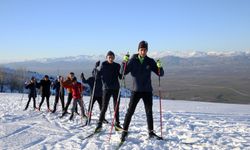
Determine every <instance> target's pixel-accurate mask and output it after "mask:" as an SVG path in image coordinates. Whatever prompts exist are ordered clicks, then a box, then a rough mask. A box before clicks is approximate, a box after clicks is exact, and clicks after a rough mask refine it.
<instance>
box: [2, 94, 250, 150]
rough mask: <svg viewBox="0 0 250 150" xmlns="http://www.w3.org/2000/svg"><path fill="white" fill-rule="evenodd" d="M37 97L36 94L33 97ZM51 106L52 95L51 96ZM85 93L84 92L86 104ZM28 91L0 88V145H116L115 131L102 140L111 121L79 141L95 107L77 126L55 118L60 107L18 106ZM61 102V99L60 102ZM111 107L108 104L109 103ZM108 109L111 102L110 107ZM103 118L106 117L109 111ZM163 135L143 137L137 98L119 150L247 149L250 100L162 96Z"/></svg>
mask: <svg viewBox="0 0 250 150" xmlns="http://www.w3.org/2000/svg"><path fill="white" fill-rule="evenodd" d="M39 100H40V98H38V101H39ZM50 101H51V106H52V102H53V101H54V97H51V100H50ZM88 101H89V97H84V102H85V105H88ZM26 102H27V95H22V94H6V93H0V117H1V118H0V149H3V150H5V149H34V150H37V149H91V150H95V149H96V150H99V149H107V150H110V149H115V148H116V146H117V144H118V140H119V137H120V133H117V132H114V131H113V133H112V138H111V142H110V143H109V142H108V141H107V139H108V138H107V137H108V135H109V131H110V125H109V124H105V125H104V127H103V130H104V132H102V133H100V135H98V136H94V137H92V138H89V139H86V140H82V139H81V138H84V137H85V136H87V135H88V134H90V133H91V132H93V130H94V128H95V123H96V122H97V116H98V115H99V112H100V111H99V109H98V107H97V104H96V105H95V107H94V112H93V121H92V124H91V126H87V127H85V128H82V127H80V125H81V124H82V122H81V119H80V117H79V116H75V119H74V121H68V117H69V116H67V117H65V118H63V119H60V118H59V116H60V115H61V106H58V110H59V112H56V113H55V114H52V113H47V112H46V111H45V105H46V104H43V107H42V112H37V111H33V109H32V107H31V106H32V105H33V103H32V102H31V104H30V107H29V109H28V110H27V111H23V108H24V106H25V104H26ZM59 104H60V103H59ZM127 104H128V99H122V100H121V105H120V118H121V123H123V119H124V115H125V112H126V108H127ZM110 106H112V105H110ZM111 108H112V107H111ZM158 108H159V103H158V100H154V109H153V111H154V126H155V131H156V133H157V134H160V122H159V120H160V119H159V109H158ZM106 118H107V120H108V121H110V122H111V115H110V111H109V110H108V111H107V114H106ZM163 136H164V138H165V139H166V140H164V141H157V140H149V139H147V125H146V116H145V112H144V106H143V103H142V102H140V103H139V104H138V106H137V109H136V112H135V114H134V116H133V118H132V122H131V124H130V128H129V136H128V138H127V141H126V142H125V143H124V145H123V146H122V147H121V149H136V150H137V149H141V150H142V149H146V150H151V149H162V150H163V149H164V150H165V149H250V105H232V104H215V103H202V102H188V101H171V100H164V101H163Z"/></svg>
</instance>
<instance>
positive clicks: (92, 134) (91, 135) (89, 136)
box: [78, 131, 103, 140]
mask: <svg viewBox="0 0 250 150" xmlns="http://www.w3.org/2000/svg"><path fill="white" fill-rule="evenodd" d="M101 132H103V131H99V132H93V133H91V134H89V135H87V136H85V137H78V138H79V139H81V140H86V139H88V138H91V137H93V136H94V135H97V134H99V133H101Z"/></svg>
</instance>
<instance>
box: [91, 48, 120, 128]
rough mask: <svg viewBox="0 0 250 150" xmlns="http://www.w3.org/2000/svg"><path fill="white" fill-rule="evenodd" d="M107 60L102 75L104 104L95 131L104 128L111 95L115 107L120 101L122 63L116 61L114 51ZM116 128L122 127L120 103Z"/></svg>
mask: <svg viewBox="0 0 250 150" xmlns="http://www.w3.org/2000/svg"><path fill="white" fill-rule="evenodd" d="M106 59H107V60H106V61H104V62H103V63H102V65H101V69H100V76H101V78H102V83H103V106H102V110H101V113H100V116H99V122H98V124H97V126H96V129H95V132H99V131H100V130H101V128H102V123H103V121H104V117H105V113H106V111H107V108H108V105H109V100H110V98H111V96H112V97H113V104H114V109H115V106H116V103H117V101H118V102H119V100H118V99H117V98H118V93H119V88H120V84H119V78H120V79H121V74H120V68H121V66H120V64H118V63H116V62H114V59H115V54H114V53H113V52H112V51H109V52H108V53H107V56H106ZM115 120H116V123H115V128H116V129H122V127H121V126H120V121H119V103H118V108H117V112H116V116H115Z"/></svg>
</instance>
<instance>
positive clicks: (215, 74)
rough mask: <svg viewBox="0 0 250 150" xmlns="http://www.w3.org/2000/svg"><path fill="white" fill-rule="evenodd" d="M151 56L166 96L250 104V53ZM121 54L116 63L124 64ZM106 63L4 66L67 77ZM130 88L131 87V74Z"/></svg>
mask: <svg viewBox="0 0 250 150" xmlns="http://www.w3.org/2000/svg"><path fill="white" fill-rule="evenodd" d="M148 55H149V56H150V57H153V58H154V59H158V58H160V59H161V61H162V63H163V67H164V70H165V76H164V77H162V78H161V82H162V83H161V85H162V89H163V91H162V92H163V93H162V95H163V97H164V98H170V99H186V100H198V101H213V102H228V103H250V86H249V85H250V76H249V74H250V52H199V51H194V52H168V51H164V52H149V54H148ZM122 56H123V55H121V54H117V55H116V59H115V61H116V62H118V63H121V62H122ZM98 60H100V61H104V60H105V55H98V56H96V55H80V56H70V57H63V58H44V59H39V60H31V61H23V62H13V63H8V64H4V66H6V67H9V68H15V69H18V68H25V69H26V70H32V71H35V72H40V73H42V74H49V75H59V74H60V75H64V76H65V75H67V74H68V73H69V72H71V71H73V72H75V74H76V76H77V77H79V76H80V73H81V72H83V73H84V74H85V75H86V77H89V76H90V75H91V71H92V69H93V67H94V66H95V62H96V61H98ZM152 80H153V81H152V83H153V87H154V89H155V91H154V93H155V94H157V93H158V92H157V90H158V87H157V86H158V84H157V83H158V79H157V76H155V75H152ZM126 83H127V87H128V88H130V89H131V88H132V81H131V78H130V75H129V76H128V77H127V79H126Z"/></svg>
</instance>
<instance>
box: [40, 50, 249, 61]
mask: <svg viewBox="0 0 250 150" xmlns="http://www.w3.org/2000/svg"><path fill="white" fill-rule="evenodd" d="M131 54H132V53H131ZM124 55H125V53H119V54H117V55H116V60H121V59H122V58H123V56H124ZM148 56H150V57H152V58H163V57H167V56H174V57H180V58H192V57H207V56H216V57H235V56H250V51H224V52H217V51H208V52H202V51H185V52H181V51H159V52H158V51H153V52H148ZM105 57H106V56H105V54H103V55H102V54H101V55H78V56H67V57H59V58H40V59H36V61H38V62H41V63H50V62H58V61H65V62H72V61H75V62H81V61H83V60H84V61H97V60H104V59H105Z"/></svg>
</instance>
